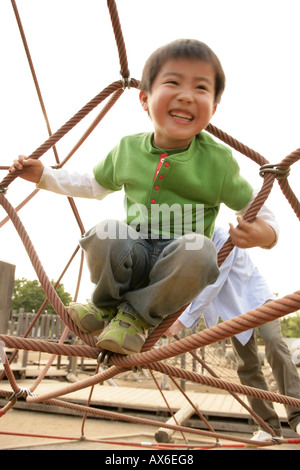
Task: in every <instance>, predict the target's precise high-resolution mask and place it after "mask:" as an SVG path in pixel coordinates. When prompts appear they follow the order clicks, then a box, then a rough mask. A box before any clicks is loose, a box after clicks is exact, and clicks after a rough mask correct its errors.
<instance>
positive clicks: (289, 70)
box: [0, 0, 300, 302]
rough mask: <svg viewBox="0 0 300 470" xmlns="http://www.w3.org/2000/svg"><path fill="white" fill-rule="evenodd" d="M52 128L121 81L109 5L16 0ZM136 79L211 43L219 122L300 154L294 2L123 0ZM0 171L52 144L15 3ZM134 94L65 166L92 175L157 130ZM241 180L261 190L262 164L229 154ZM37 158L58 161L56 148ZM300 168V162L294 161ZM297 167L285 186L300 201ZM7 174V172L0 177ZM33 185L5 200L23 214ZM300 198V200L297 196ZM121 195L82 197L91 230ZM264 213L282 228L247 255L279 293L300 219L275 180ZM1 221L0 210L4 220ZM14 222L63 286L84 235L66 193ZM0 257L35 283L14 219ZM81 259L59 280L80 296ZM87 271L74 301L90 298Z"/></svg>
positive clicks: (225, 216)
mask: <svg viewBox="0 0 300 470" xmlns="http://www.w3.org/2000/svg"><path fill="white" fill-rule="evenodd" d="M16 3H17V7H18V10H19V14H20V17H21V21H22V24H23V28H24V31H25V35H26V38H27V42H28V46H29V50H30V53H31V57H32V61H33V65H34V68H35V72H36V75H37V79H38V82H39V86H40V89H41V93H42V96H43V100H44V103H45V107H46V110H47V114H48V118H49V121H50V126H51V130H52V132H55V131H56V130H58V129H59V128H60V127H61V126H62V125H63V124H64V123H65V122H67V121H68V120H69V119H70V118H71V117H72V116H73V115H74V114H75V113H76V112H77V111H78V110H79V109H81V108H82V107H83V106H84V105H85V104H86V103H88V102H89V101H90V100H91V99H92V98H93V97H94V96H96V95H97V94H98V93H99V92H100V91H102V90H103V89H104V88H105V87H106V86H108V85H109V84H110V83H112V82H114V81H116V80H119V79H120V74H119V70H120V64H119V58H118V52H117V47H116V43H115V38H114V34H113V30H112V26H111V21H110V16H109V12H108V8H107V4H106V1H105V0H85V1H83V0H42V1H41V0H17V2H16ZM116 4H117V8H118V12H119V17H120V22H121V26H122V31H123V36H124V41H125V45H126V51H127V57H128V63H129V69H130V74H131V77H133V78H135V79H140V77H141V73H142V68H143V65H144V62H145V60H146V59H147V58H148V56H149V55H150V54H151V52H152V51H153V50H154V49H156V48H157V47H159V46H161V45H162V44H165V43H167V42H169V41H172V40H174V39H177V38H183V37H186V38H196V39H199V40H201V41H203V42H205V43H207V44H208V45H209V46H210V47H211V48H212V49H213V50H214V51H215V52H216V54H217V55H218V57H219V58H220V60H221V62H222V65H223V68H224V70H225V74H226V79H227V85H226V89H225V93H224V95H223V98H222V101H221V103H220V104H219V106H218V109H217V112H216V114H215V115H214V117H213V119H212V121H211V122H212V124H213V125H215V126H217V127H219V128H220V129H222V130H223V131H225V132H227V133H229V134H230V135H232V136H233V137H235V138H236V139H238V140H239V141H241V142H243V143H244V144H246V145H248V146H249V147H251V148H253V149H254V150H256V151H258V152H259V153H260V154H262V155H263V156H264V157H265V158H266V159H267V160H269V161H270V162H271V163H279V162H280V161H281V160H282V159H283V158H284V157H285V156H286V155H288V154H290V153H291V152H292V151H293V150H295V149H297V148H299V147H300V133H299V121H300V87H299V83H300V63H299V42H300V39H299V29H298V19H299V12H298V9H299V1H298V0H285V1H279V0H259V1H257V0H251V1H248V0H244V1H242V2H241V1H240V0H226V1H224V0H210V1H209V2H207V1H206V2H204V1H202V0H185V2H182V0H170V1H169V0H163V1H162V0H159V1H158V0H149V1H148V0H119V1H117V2H116ZM0 41H1V50H0V58H1V75H0V84H1V86H0V103H1V107H0V129H1V139H0V165H10V164H11V162H12V161H13V159H14V158H16V157H17V156H18V155H19V154H24V155H30V154H31V153H32V152H33V151H34V150H35V149H37V148H38V147H39V146H40V145H41V144H42V143H43V142H44V141H45V140H46V139H47V138H48V134H47V129H46V124H45V121H44V118H43V115H42V112H41V108H40V104H39V101H38V98H37V93H36V90H35V87H34V82H33V79H32V76H31V72H30V69H29V66H28V62H27V58H26V55H25V52H24V48H23V44H22V41H21V37H20V33H19V30H18V26H17V22H16V19H15V16H14V12H13V8H12V5H11V1H10V0H1V2H0ZM100 109H101V105H100V107H99V108H97V109H96V110H94V111H93V112H92V113H90V115H89V116H88V117H86V118H85V119H84V120H83V121H82V122H81V123H80V124H78V125H77V126H76V128H75V129H73V130H72V131H71V132H69V133H68V134H67V136H66V137H64V138H63V139H62V140H61V141H60V142H58V144H57V150H58V154H59V157H60V160H61V161H62V160H63V159H64V158H65V156H66V155H67V154H68V152H69V151H70V150H71V149H72V147H73V145H74V144H75V143H76V142H77V141H78V139H79V138H80V137H81V136H82V134H83V133H84V131H85V130H86V129H87V128H88V126H89V124H90V123H91V122H92V120H93V119H94V118H95V116H96V115H97V114H98V113H99V111H100ZM151 130H152V126H151V122H150V120H149V118H148V116H147V115H146V113H145V112H144V111H143V110H142V108H141V106H140V103H139V100H138V92H137V90H136V89H130V90H126V91H125V92H124V93H123V95H122V96H121V98H120V99H119V100H118V102H117V103H116V104H115V106H114V107H113V109H112V110H110V111H109V113H108V115H107V116H106V117H105V118H104V120H103V121H102V122H101V123H100V124H99V126H98V127H97V129H96V130H95V131H94V132H93V134H92V135H91V136H90V137H89V138H88V140H87V141H86V142H85V143H84V144H83V145H82V146H81V147H80V149H79V150H78V151H77V152H76V153H75V155H73V157H72V158H71V159H70V160H69V161H68V163H67V164H66V166H65V168H66V169H70V170H72V171H73V170H74V171H79V172H91V171H92V168H93V166H94V165H95V164H96V163H98V161H99V160H102V159H103V158H104V157H105V156H106V154H107V153H108V152H109V151H110V150H111V149H112V148H113V147H114V146H115V145H116V144H117V143H118V141H119V140H120V138H121V137H123V136H124V135H127V134H133V133H136V132H144V131H151ZM234 156H235V157H236V159H237V160H238V163H239V165H240V167H241V172H242V174H243V175H244V176H245V177H246V178H247V179H248V181H249V182H250V183H251V184H252V186H253V187H254V188H258V189H259V188H260V187H261V185H262V182H263V180H262V178H261V177H260V176H259V167H258V165H257V164H256V163H254V162H252V161H251V160H250V159H248V158H247V157H245V156H243V155H240V154H239V153H237V152H234ZM41 160H42V161H43V162H44V164H45V165H53V164H55V160H54V155H53V152H52V151H51V150H49V151H48V152H47V153H45V154H44V155H43V156H42V157H41ZM298 166H299V165H298ZM299 173H300V172H299V168H298V167H297V163H296V164H294V165H293V166H292V168H291V175H290V177H289V183H290V185H291V187H292V189H293V191H294V193H295V195H296V197H299V184H298V183H297V182H298V181H299ZM6 174H7V171H1V172H0V177H1V180H2V179H3V178H4V176H5V175H6ZM33 189H34V185H33V184H32V183H29V182H25V181H22V180H21V179H20V178H18V179H16V180H15V181H14V182H13V183H12V184H11V185H10V186H9V188H8V191H7V195H6V196H7V198H8V200H9V202H10V203H11V204H12V205H13V206H16V205H18V204H19V203H20V202H22V201H23V199H24V198H25V197H26V196H27V195H28V194H30V193H31V192H32V191H33ZM297 192H298V194H297ZM123 196H124V194H123V193H122V192H121V193H119V192H118V193H116V194H113V195H111V196H109V197H107V198H106V199H105V200H104V201H102V202H99V201H91V200H83V199H76V201H75V202H76V206H77V208H78V211H79V213H80V216H81V219H82V222H83V225H84V227H85V229H86V230H87V229H88V228H90V227H92V226H93V225H94V224H95V223H97V222H98V221H100V220H103V219H105V218H107V217H113V218H122V217H123V216H124V212H123ZM267 205H268V206H269V208H270V209H271V210H272V211H273V212H274V213H275V215H276V219H277V221H278V223H279V226H280V239H279V241H278V243H277V245H276V247H275V248H273V249H272V250H262V249H259V248H253V249H251V250H250V254H251V256H252V259H253V260H254V262H255V263H256V264H257V266H258V267H259V269H260V271H261V272H262V273H263V274H264V276H265V277H266V279H267V280H268V283H269V285H270V287H271V289H272V291H273V292H274V293H276V294H278V296H279V297H281V296H284V295H287V294H290V293H292V292H294V291H296V290H298V289H299V275H298V273H299V239H300V237H299V235H300V222H299V220H298V218H297V216H296V215H295V213H294V212H293V210H292V208H291V207H290V204H289V202H288V201H287V200H286V198H285V196H284V195H283V194H282V192H281V190H280V188H279V185H278V184H277V182H276V181H275V183H274V187H273V189H272V192H271V195H270V196H269V198H268V201H267ZM5 216H6V213H5V211H4V210H3V208H2V207H0V221H1V220H2V219H3V218H4V217H5ZM19 216H20V218H21V220H22V222H23V224H24V226H25V229H26V231H27V232H28V235H29V236H30V238H31V240H32V243H33V245H34V247H35V249H36V251H37V254H38V256H39V259H40V261H41V263H42V265H43V267H44V269H45V271H46V273H47V275H48V277H49V279H54V280H56V279H57V278H58V277H59V276H60V274H61V272H62V271H63V269H64V267H65V266H66V264H67V262H68V260H69V258H70V257H71V255H72V253H73V252H74V250H75V248H76V246H77V243H78V239H79V238H80V231H79V228H78V225H77V222H76V220H75V217H74V215H73V213H72V211H71V208H70V205H69V203H68V201H67V199H66V198H65V197H62V196H59V195H56V194H53V193H50V192H46V191H39V193H38V194H37V195H36V196H35V197H34V199H33V200H31V201H30V202H29V203H28V204H27V205H26V206H25V207H24V208H23V209H22V210H21V211H20V212H19ZM229 222H233V223H234V224H235V223H236V216H235V214H234V213H233V212H232V211H230V210H228V209H226V208H224V207H222V208H221V212H220V215H219V217H218V219H217V224H218V225H221V226H223V227H224V228H225V229H227V228H228V223H229ZM0 260H2V261H5V262H8V263H11V264H14V265H15V266H16V273H15V277H16V278H22V277H25V278H27V279H36V277H37V276H36V274H35V272H34V269H33V267H32V265H31V262H30V260H29V258H28V256H27V254H26V252H25V249H24V247H23V244H22V242H21V240H20V238H19V236H18V234H17V233H16V231H15V229H14V227H13V225H12V223H11V222H10V221H9V222H8V223H6V224H5V225H4V226H3V227H2V228H0ZM79 260H80V259H79V256H77V257H76V259H75V261H74V262H73V263H72V265H71V268H69V270H68V271H67V273H66V275H65V276H64V278H63V279H62V283H63V284H64V286H65V288H66V290H67V291H68V292H69V293H70V294H71V295H72V296H73V295H74V293H75V288H76V282H77V276H78V270H79ZM91 290H92V284H91V283H90V280H89V274H88V271H87V268H86V266H85V267H84V272H83V278H82V282H81V288H80V291H79V297H78V299H79V300H80V301H82V302H84V301H85V299H87V298H89V297H90V294H91Z"/></svg>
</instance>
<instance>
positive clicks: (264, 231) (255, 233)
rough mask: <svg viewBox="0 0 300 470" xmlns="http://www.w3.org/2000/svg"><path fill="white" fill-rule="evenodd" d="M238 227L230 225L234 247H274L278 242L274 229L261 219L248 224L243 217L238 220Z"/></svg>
mask: <svg viewBox="0 0 300 470" xmlns="http://www.w3.org/2000/svg"><path fill="white" fill-rule="evenodd" d="M237 221H238V224H239V225H238V227H233V225H232V224H229V225H230V230H229V234H230V236H231V240H232V242H233V243H234V245H236V246H238V247H239V248H253V247H255V246H259V247H261V248H269V247H272V246H273V245H274V243H275V241H276V234H275V232H274V230H273V229H272V227H271V226H270V225H269V224H268V223H267V222H265V221H264V220H263V219H261V218H260V217H256V219H255V220H254V222H253V223H251V224H250V223H249V222H246V221H245V220H243V219H242V218H241V217H238V218H237Z"/></svg>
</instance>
